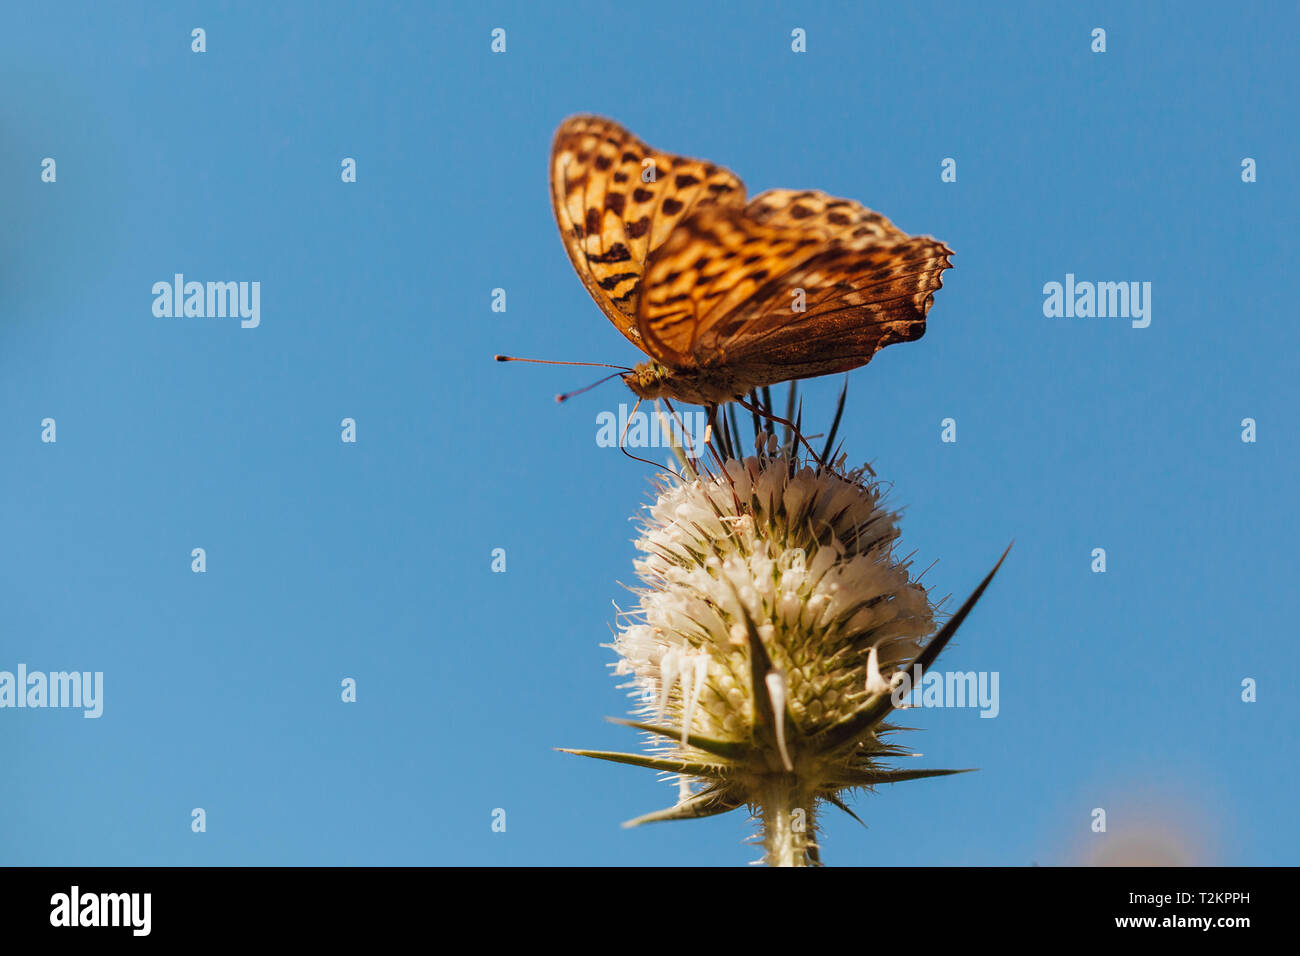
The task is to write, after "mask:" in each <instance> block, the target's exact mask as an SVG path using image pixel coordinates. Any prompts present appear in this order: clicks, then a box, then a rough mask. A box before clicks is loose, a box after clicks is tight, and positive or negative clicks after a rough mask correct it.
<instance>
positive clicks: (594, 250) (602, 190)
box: [551, 116, 745, 349]
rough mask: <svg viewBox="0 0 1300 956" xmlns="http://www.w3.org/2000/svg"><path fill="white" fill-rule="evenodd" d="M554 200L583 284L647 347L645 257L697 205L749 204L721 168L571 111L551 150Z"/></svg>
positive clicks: (624, 330)
mask: <svg viewBox="0 0 1300 956" xmlns="http://www.w3.org/2000/svg"><path fill="white" fill-rule="evenodd" d="M551 202H552V206H553V208H554V210H555V221H556V223H557V224H558V225H559V227H560V235H561V237H562V238H563V240H564V247H565V249H566V250H567V251H568V253H569V259H570V261H572V262H573V268H574V269H576V270H577V272H578V276H579V277H580V278H581V279H582V282H583V285H585V286H586V287H587V291H588V292H590V293H591V297H592V298H593V299H595V300H596V304H597V305H599V306H600V308H601V310H602V311H603V312H604V313H605V315H607V316H608V317H609V319H610V321H611V322H613V323H614V325H615V326H616V327H617V328H618V330H619V331H620V332H622V333H623V334H624V335H625V336H627V338H628V339H629V340H630V341H631V342H632V343H633V344H634V345H636V346H637V347H639V348H641V349H645V345H644V344H643V342H642V340H641V333H640V330H639V329H638V327H637V323H636V314H637V306H638V297H639V293H640V290H641V287H642V281H641V280H642V277H643V274H644V271H645V263H646V259H647V258H648V257H649V255H650V254H651V253H652V252H653V251H654V250H655V249H657V248H658V247H659V246H661V245H663V243H664V242H665V241H666V240H667V239H668V238H669V237H670V236H671V235H672V234H673V231H674V229H675V228H676V226H677V225H678V223H680V222H681V221H682V219H683V218H685V217H686V216H688V215H690V213H691V212H693V211H694V210H696V209H698V208H700V207H703V206H707V205H725V206H730V207H734V208H737V209H739V208H743V206H744V203H745V184H744V183H742V182H741V181H740V180H739V179H738V178H736V176H735V175H734V174H732V173H731V172H730V171H728V170H726V169H723V168H722V167H721V166H716V165H714V164H713V163H706V162H703V161H702V160H697V159H688V158H686V157H683V156H674V155H672V154H671V153H663V152H660V151H659V150H656V149H653V148H651V147H649V146H647V145H646V144H645V143H644V142H642V141H641V140H640V139H638V138H637V137H635V136H633V135H632V134H631V133H629V132H628V131H627V130H625V129H624V128H623V127H622V126H620V125H618V124H617V123H615V122H613V121H612V120H607V119H603V118H602V117H599V116H573V117H570V118H569V119H567V120H565V121H564V122H563V123H562V124H561V125H560V128H559V130H557V131H556V134H555V142H554V145H553V146H552V148H551Z"/></svg>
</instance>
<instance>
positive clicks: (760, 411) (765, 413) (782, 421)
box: [735, 398, 830, 468]
mask: <svg viewBox="0 0 1300 956" xmlns="http://www.w3.org/2000/svg"><path fill="white" fill-rule="evenodd" d="M735 401H736V404H737V405H740V406H742V407H744V408H748V409H749V410H750V411H751V412H753V413H754V414H755V415H760V416H762V417H763V418H766V419H768V420H770V421H774V422H776V423H777V424H779V425H784V426H786V427H787V428H789V429H790V431H791V432H792V433H793V434H794V435H795V436H796V437H797V438H798V439H799V440H800V441H801V442H803V446H804V447H805V448H807V449H808V453H809V454H810V455H812V456H813V460H814V461H816V462H817V463H818V464H819V465H821V466H822V467H823V468H830V465H828V464H827V463H826V462H825V461H823V460H822V456H821V455H819V454H817V449H815V448H813V446H812V445H810V444H808V439H806V438H804V437H803V432H801V431H800V430H799V426H797V425H796V424H795V423H794V422H792V421H790V419H788V418H782V417H781V416H780V415H777V414H775V413H774V412H772V411H771V410H770V409H766V408H762V407H760V406H758V405H756V404H754V403H753V402H747V401H745V399H743V398H738V399H736V400H735Z"/></svg>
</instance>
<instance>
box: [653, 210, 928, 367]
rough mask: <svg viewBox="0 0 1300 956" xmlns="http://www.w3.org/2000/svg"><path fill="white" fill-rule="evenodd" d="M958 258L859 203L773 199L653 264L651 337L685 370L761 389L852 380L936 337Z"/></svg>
mask: <svg viewBox="0 0 1300 956" xmlns="http://www.w3.org/2000/svg"><path fill="white" fill-rule="evenodd" d="M951 254H952V253H951V250H950V249H948V247H947V246H945V245H944V244H943V243H941V242H937V241H936V240H934V239H929V238H926V237H912V236H908V235H907V234H906V233H904V232H902V231H901V230H899V229H898V228H897V227H895V226H894V225H893V224H892V223H891V222H889V220H888V219H885V218H884V217H883V216H881V215H879V214H878V213H875V212H872V211H871V210H869V209H867V208H866V207H864V206H862V205H860V204H858V203H855V202H853V201H851V200H846V199H836V198H834V197H831V196H828V195H826V194H825V193H820V192H813V191H802V192H797V191H793V190H771V191H769V192H766V193H763V194H762V195H760V196H757V197H755V199H754V200H753V201H752V202H751V203H750V204H749V205H748V206H747V207H746V208H745V209H742V210H736V209H730V208H719V209H701V210H698V211H697V212H695V213H693V214H692V215H691V216H690V217H688V218H687V220H685V221H684V222H683V223H681V225H680V226H679V227H678V230H677V234H676V235H674V236H673V237H670V239H669V241H668V242H667V243H665V244H664V246H663V247H662V248H661V249H660V250H658V251H657V252H656V253H655V254H654V255H653V256H652V257H651V261H650V263H649V264H648V265H647V268H646V276H645V287H646V289H647V292H646V294H645V297H644V301H643V304H642V308H641V311H640V313H639V315H638V322H639V327H640V329H641V333H642V336H643V338H644V339H645V342H646V347H647V351H648V352H650V354H651V355H656V353H661V354H662V355H663V358H662V359H661V360H662V361H665V362H666V363H667V364H672V365H674V366H675V367H678V368H710V367H714V368H716V367H721V366H727V367H729V368H731V369H732V370H734V371H735V372H736V373H737V374H738V375H740V377H741V378H743V379H745V380H747V381H751V382H753V383H754V384H775V383H776V382H781V381H786V380H789V379H794V378H807V377H809V376H813V375H825V374H829V373H832V372H841V371H847V370H849V369H852V368H857V367H858V366H860V365H865V364H866V363H867V362H868V361H870V360H871V358H872V356H874V355H875V353H876V352H878V351H879V350H880V349H882V348H884V347H885V346H886V345H889V344H892V343H893V342H900V341H910V340H912V339H916V338H920V337H921V335H922V334H924V332H925V315H926V312H927V311H928V310H929V307H930V304H931V302H932V301H933V298H934V291H935V290H936V289H938V288H939V287H940V286H941V285H942V280H941V274H942V272H943V270H944V269H946V268H949V266H950V263H949V261H948V256H949V255H951Z"/></svg>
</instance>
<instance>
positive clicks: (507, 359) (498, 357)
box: [492, 355, 632, 372]
mask: <svg viewBox="0 0 1300 956" xmlns="http://www.w3.org/2000/svg"><path fill="white" fill-rule="evenodd" d="M492 357H493V358H494V359H496V360H497V361H498V362H534V363H536V364H537V365H589V366H591V367H592V368H617V369H621V370H622V371H624V372H630V371H632V370H631V369H630V368H628V367H627V366H626V365H610V364H609V363H608V362H557V361H555V360H554V359H534V358H520V357H519V356H517V355H494V356H492Z"/></svg>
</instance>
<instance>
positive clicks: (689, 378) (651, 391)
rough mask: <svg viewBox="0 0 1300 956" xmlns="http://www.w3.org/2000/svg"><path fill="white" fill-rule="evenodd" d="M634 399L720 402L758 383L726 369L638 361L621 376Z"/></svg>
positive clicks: (739, 395) (741, 395)
mask: <svg viewBox="0 0 1300 956" xmlns="http://www.w3.org/2000/svg"><path fill="white" fill-rule="evenodd" d="M622 378H623V383H624V384H625V385H627V387H628V388H630V389H632V391H633V392H635V393H636V395H637V397H638V398H645V399H651V400H653V399H656V398H672V399H676V400H677V401H679V402H689V403H690V404H693V405H721V404H723V403H724V402H733V401H737V400H739V399H741V398H744V397H745V395H747V394H748V393H749V391H750V390H751V389H753V388H755V387H757V386H758V385H760V384H762V383H759V382H744V381H742V380H741V379H739V378H737V376H736V375H735V373H734V372H732V371H730V370H728V369H726V368H719V369H708V368H705V369H675V368H670V367H668V366H666V365H660V364H659V363H658V362H654V361H651V362H642V363H641V364H640V365H637V366H635V367H634V368H633V369H632V371H630V372H628V373H627V374H626V375H624V376H622Z"/></svg>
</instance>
